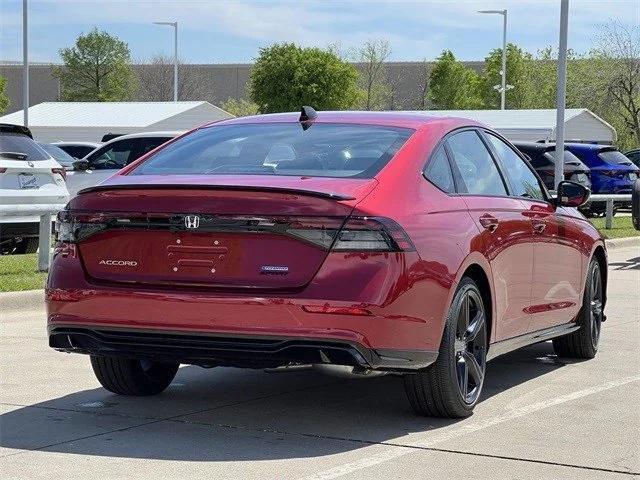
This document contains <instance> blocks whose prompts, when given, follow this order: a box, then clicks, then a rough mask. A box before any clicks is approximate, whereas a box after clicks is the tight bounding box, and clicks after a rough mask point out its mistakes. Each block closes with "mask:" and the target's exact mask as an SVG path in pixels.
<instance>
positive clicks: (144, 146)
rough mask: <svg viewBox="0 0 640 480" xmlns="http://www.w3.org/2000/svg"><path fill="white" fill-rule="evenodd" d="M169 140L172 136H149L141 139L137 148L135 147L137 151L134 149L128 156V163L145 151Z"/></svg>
mask: <svg viewBox="0 0 640 480" xmlns="http://www.w3.org/2000/svg"><path fill="white" fill-rule="evenodd" d="M169 140H171V137H149V138H144V139H140V141H139V142H138V145H136V147H137V148H136V149H135V152H134V151H132V152H131V154H130V155H129V157H128V158H127V163H126V164H127V165H129V164H130V163H131V162H133V161H134V160H137V159H139V158H140V157H141V156H142V155H144V154H145V153H147V152H150V151H151V150H153V149H154V148H156V147H159V146H160V145H162V144H163V143H165V142H168V141H169Z"/></svg>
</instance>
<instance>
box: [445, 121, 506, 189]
mask: <svg viewBox="0 0 640 480" xmlns="http://www.w3.org/2000/svg"><path fill="white" fill-rule="evenodd" d="M447 144H448V145H449V148H450V149H451V154H452V155H453V161H454V163H455V165H456V167H457V168H458V171H459V172H460V177H461V180H462V182H463V186H462V187H464V188H460V191H461V192H466V193H471V194H474V195H501V196H506V195H507V189H506V188H505V186H504V182H503V181H502V177H501V176H500V172H499V171H498V167H497V166H496V164H495V162H494V161H493V158H491V155H490V154H489V151H488V150H487V147H486V146H485V145H484V143H483V142H482V140H481V139H480V137H479V136H478V134H477V133H476V132H474V131H473V130H466V131H464V132H460V133H456V134H455V135H452V136H451V137H450V138H448V139H447Z"/></svg>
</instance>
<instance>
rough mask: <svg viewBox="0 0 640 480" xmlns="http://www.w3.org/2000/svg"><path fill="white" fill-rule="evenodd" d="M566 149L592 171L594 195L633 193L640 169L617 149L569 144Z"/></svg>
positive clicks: (585, 144) (605, 146)
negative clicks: (632, 187)
mask: <svg viewBox="0 0 640 480" xmlns="http://www.w3.org/2000/svg"><path fill="white" fill-rule="evenodd" d="M566 148H567V150H569V151H570V152H571V153H573V154H574V155H575V156H576V157H578V158H579V159H580V160H582V162H584V163H585V164H586V165H587V167H589V169H590V170H591V184H592V187H593V188H592V190H593V193H631V186H632V185H633V182H635V181H636V179H637V178H638V172H639V171H640V169H638V167H636V166H635V165H634V164H633V162H632V161H631V160H629V159H628V158H627V157H626V156H624V154H623V153H622V152H620V151H619V150H618V149H617V148H615V147H612V146H609V145H597V144H590V143H567V144H566Z"/></svg>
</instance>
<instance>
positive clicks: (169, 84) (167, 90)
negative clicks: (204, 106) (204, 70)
mask: <svg viewBox="0 0 640 480" xmlns="http://www.w3.org/2000/svg"><path fill="white" fill-rule="evenodd" d="M136 75H137V79H138V99H140V100H143V101H146V102H168V101H172V100H173V57H168V56H166V55H162V54H157V55H154V56H153V57H151V59H149V61H148V62H147V63H144V64H141V65H138V67H137V68H136ZM206 80H207V79H206V77H205V76H204V75H202V74H200V72H198V66H197V65H189V64H185V63H183V62H182V61H180V59H178V100H203V99H204V98H205V97H206V95H207V94H208V89H207V81H206Z"/></svg>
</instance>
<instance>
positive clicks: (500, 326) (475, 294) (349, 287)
mask: <svg viewBox="0 0 640 480" xmlns="http://www.w3.org/2000/svg"><path fill="white" fill-rule="evenodd" d="M588 196H589V191H588V190H587V189H586V188H584V187H583V186H581V185H578V184H575V183H571V182H563V183H562V184H561V185H560V187H559V189H558V196H557V198H552V197H550V196H549V193H548V192H547V190H546V189H545V187H544V184H543V183H542V182H541V181H540V178H538V176H537V175H536V173H535V171H534V170H532V169H531V167H530V166H529V164H528V163H527V161H526V160H525V159H524V158H523V157H522V156H521V154H520V153H518V151H517V150H516V149H515V148H513V146H512V145H511V144H510V143H509V142H508V141H506V140H505V139H504V138H503V137H502V136H500V135H499V134H497V133H496V132H494V131H491V130H490V129H488V128H486V127H484V126H483V125H480V124H477V123H475V122H472V121H470V120H465V119H460V118H447V117H432V116H428V115H426V114H420V113H400V112H398V113H391V112H380V113H370V112H316V111H315V110H313V109H312V108H309V107H304V108H303V109H302V112H301V113H286V114H276V115H263V116H254V117H245V118H237V119H232V120H226V121H222V122H218V123H215V124H212V125H207V126H204V127H201V128H198V129H196V130H194V131H192V132H189V133H187V134H186V135H184V136H182V137H179V138H176V139H174V140H172V141H170V142H169V143H167V144H165V145H163V146H161V147H159V148H158V149H156V150H154V151H152V152H150V153H149V154H147V155H146V156H145V157H143V158H141V159H139V160H138V161H136V162H134V163H132V164H131V165H129V166H128V167H125V168H124V169H123V170H121V171H120V172H119V173H118V174H117V175H115V176H114V177H112V178H111V179H109V180H108V181H107V182H106V183H104V184H102V185H99V186H97V187H92V188H89V189H86V190H84V191H82V192H80V194H79V195H78V196H77V197H75V198H74V199H73V200H71V202H70V203H69V205H68V207H67V209H66V210H65V211H64V212H62V213H61V214H60V215H59V218H58V228H57V246H56V248H55V256H54V259H53V264H52V266H51V272H50V275H49V279H48V285H47V292H46V297H47V311H48V335H49V344H50V346H51V347H53V348H55V349H57V350H61V351H65V352H78V353H84V354H88V355H90V357H91V364H92V366H93V370H94V372H95V374H96V376H97V378H98V380H99V381H100V383H101V384H102V385H103V386H104V387H105V388H106V389H107V390H110V391H111V392H114V393H117V394H122V395H153V394H157V393H160V392H162V391H163V390H164V389H165V388H167V386H168V385H169V384H170V383H171V381H172V379H173V378H174V376H175V374H176V371H177V369H178V366H179V365H180V364H181V363H182V364H192V365H199V366H203V367H215V366H232V367H246V368H266V367H278V366H286V365H291V364H314V365H321V366H322V365H324V366H325V369H327V368H338V367H336V366H341V367H340V368H343V369H346V368H348V369H349V370H350V372H349V373H352V374H370V373H378V372H380V373H383V372H390V373H394V374H400V375H402V376H403V379H404V386H405V389H406V393H407V396H408V399H409V402H410V403H411V405H412V407H413V408H414V409H415V410H416V411H417V412H418V413H420V414H425V415H432V416H442V417H464V416H467V415H469V414H470V413H471V412H472V409H473V408H474V406H475V405H476V403H477V402H478V399H479V398H480V395H481V391H482V385H483V381H484V377H485V367H486V362H487V360H489V359H491V358H494V357H496V356H498V355H501V354H504V353H506V352H508V351H511V350H514V349H516V348H519V347H522V346H525V345H529V344H532V343H536V342H542V341H545V340H549V339H553V346H554V349H555V352H556V353H557V354H558V355H559V356H563V357H577V358H592V357H593V356H594V355H595V354H596V351H597V348H598V340H599V336H600V325H601V322H602V321H604V319H605V316H604V314H603V307H604V305H605V302H606V282H607V256H606V251H605V246H604V242H603V240H602V237H601V236H600V235H599V234H598V232H597V230H596V229H594V227H593V226H591V224H590V223H589V222H587V221H586V220H585V218H584V217H583V216H582V215H581V214H580V213H578V211H577V210H576V208H574V207H577V206H579V205H580V204H582V203H583V202H585V201H586V200H587V198H588Z"/></svg>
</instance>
